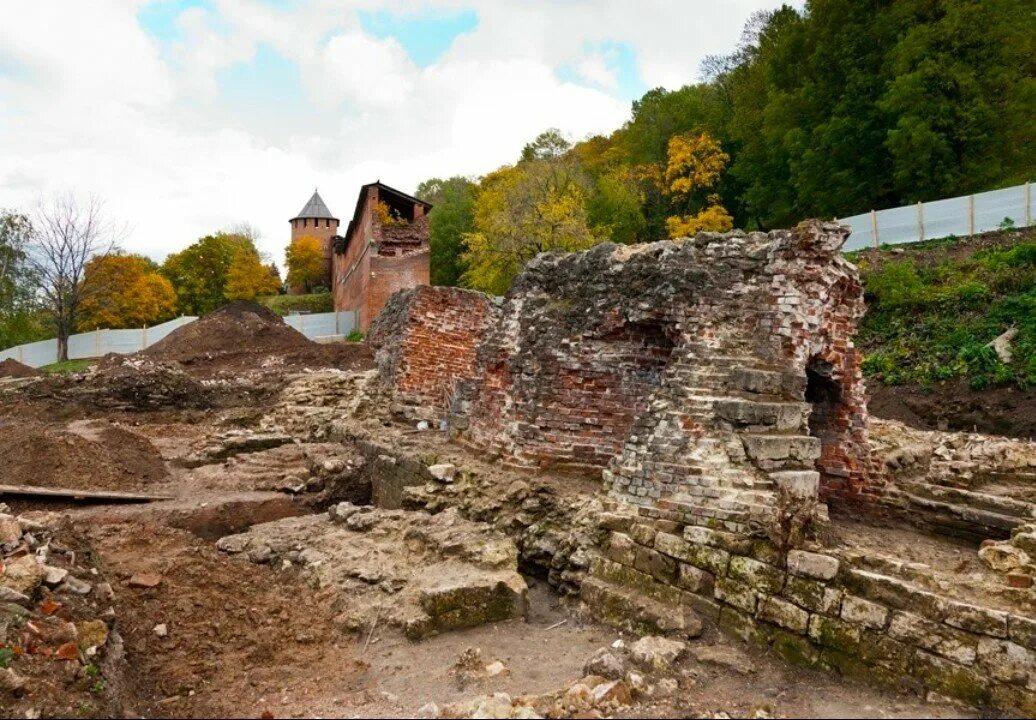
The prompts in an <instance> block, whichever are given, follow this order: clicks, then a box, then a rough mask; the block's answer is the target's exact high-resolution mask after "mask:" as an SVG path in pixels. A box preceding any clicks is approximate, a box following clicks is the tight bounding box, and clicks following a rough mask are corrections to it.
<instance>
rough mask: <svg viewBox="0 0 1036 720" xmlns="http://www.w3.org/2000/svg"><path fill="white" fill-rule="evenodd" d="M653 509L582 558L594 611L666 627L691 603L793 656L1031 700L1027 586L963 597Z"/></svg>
mask: <svg viewBox="0 0 1036 720" xmlns="http://www.w3.org/2000/svg"><path fill="white" fill-rule="evenodd" d="M660 514H661V513H659V512H658V511H656V510H654V509H653V508H640V509H639V511H638V513H637V514H636V515H630V516H628V517H627V518H626V522H625V525H624V527H622V529H621V530H615V531H613V532H612V533H611V534H610V536H609V539H608V541H607V542H606V543H605V546H604V548H603V549H602V551H601V554H600V555H599V556H598V557H596V558H594V559H593V561H592V563H591V570H590V577H589V578H587V579H586V580H585V581H584V582H583V591H582V592H583V598H584V600H585V601H586V603H587V605H588V607H589V608H590V609H591V612H592V613H593V614H594V615H596V616H597V617H598V618H600V619H602V620H605V621H607V622H611V623H613V624H617V625H625V626H629V627H632V628H634V629H638V630H641V631H644V630H648V631H650V630H654V631H656V632H657V631H663V632H677V633H679V632H680V631H681V629H682V627H683V625H684V621H682V618H683V617H684V616H685V615H686V613H687V612H690V611H693V612H695V613H698V614H701V615H702V616H704V617H706V618H708V619H710V620H712V621H713V622H715V623H717V624H718V625H719V626H720V627H721V628H722V629H724V630H726V631H728V632H731V633H733V634H735V635H737V636H739V637H741V638H742V639H744V640H746V641H748V642H752V643H756V644H759V645H763V646H767V647H769V648H771V649H772V650H773V651H775V652H777V653H778V654H780V655H782V656H784V657H785V658H787V659H788V660H790V661H791V662H794V663H796V664H800V665H805V666H808V667H815V668H822V669H826V670H831V671H835V672H838V673H840V674H842V675H846V676H852V677H858V678H861V679H866V680H870V681H875V680H876V681H881V682H886V683H889V684H893V685H899V686H903V685H904V684H906V685H907V686H910V685H913V686H914V687H916V688H918V689H925V690H928V691H931V692H935V693H938V694H940V695H946V696H949V697H953V698H957V699H959V700H963V701H965V702H968V703H970V704H973V705H991V706H994V707H997V708H1001V709H1004V710H1010V711H1013V712H1019V713H1022V714H1023V715H1026V716H1032V715H1033V714H1034V713H1036V620H1034V619H1033V618H1034V616H1036V601H1034V598H1033V596H1032V593H1027V592H1026V591H1022V590H1019V591H1017V592H1016V593H1014V595H1013V596H1009V597H1008V598H1007V600H1006V601H1005V602H1002V603H1000V604H1001V606H1002V607H1003V608H1007V607H1013V608H1014V609H1013V610H1007V609H998V608H996V607H992V606H987V605H981V606H980V605H975V604H971V603H969V602H965V601H962V600H960V599H956V598H953V597H949V596H946V595H943V594H940V593H937V592H932V591H931V590H930V589H927V588H925V587H924V586H923V585H922V584H921V583H920V582H919V580H910V579H906V578H905V577H904V574H908V573H906V570H907V568H903V567H896V566H895V564H891V565H887V566H886V567H883V568H882V570H883V571H884V572H876V571H874V570H873V569H865V568H864V566H863V565H862V564H860V563H858V562H857V561H854V560H853V559H851V558H849V557H847V554H845V553H841V552H839V551H838V550H835V549H830V548H827V549H824V548H821V547H819V546H812V547H811V549H810V550H803V549H799V550H790V551H782V550H781V549H780V548H778V547H776V546H775V545H774V544H773V543H771V542H769V541H766V540H756V539H752V538H748V537H745V536H744V535H739V534H734V533H726V532H721V531H717V530H712V529H708V528H704V527H701V526H694V525H679V524H677V523H674V522H672V521H670V520H665V519H659V518H658V515H660ZM608 522H609V524H610V525H612V526H613V527H614V526H615V525H616V520H615V518H614V517H610V518H609V520H608Z"/></svg>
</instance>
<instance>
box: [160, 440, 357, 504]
mask: <svg viewBox="0 0 1036 720" xmlns="http://www.w3.org/2000/svg"><path fill="white" fill-rule="evenodd" d="M364 462H365V460H364V456H363V455H362V454H361V453H359V452H357V451H356V450H355V448H353V447H352V446H350V445H347V444H343V443H334V442H322V443H317V442H300V441H298V440H296V439H295V438H293V437H292V436H291V435H287V434H283V433H278V432H264V431H253V430H245V429H234V430H229V431H226V432H222V433H220V434H218V435H216V436H214V437H207V438H204V440H203V441H202V442H201V443H199V444H198V446H197V447H195V448H194V449H193V450H192V451H191V452H189V453H188V454H187V455H186V456H185V457H183V458H182V459H181V460H180V461H179V463H180V464H181V465H183V466H185V467H188V468H192V470H191V476H192V477H193V478H196V479H198V480H200V481H202V483H203V484H204V485H205V486H206V487H219V488H224V489H245V490H276V491H280V492H287V493H291V494H294V495H297V494H300V493H320V495H319V496H318V497H317V498H314V499H313V502H314V503H316V504H318V505H321V506H325V505H326V504H329V503H332V502H340V501H343V500H349V501H351V502H356V503H367V502H370V498H371V483H370V479H369V478H367V477H365V476H363V474H362V472H361V471H362V470H363V467H364Z"/></svg>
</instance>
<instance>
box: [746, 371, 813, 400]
mask: <svg viewBox="0 0 1036 720" xmlns="http://www.w3.org/2000/svg"><path fill="white" fill-rule="evenodd" d="M730 385H731V387H732V388H734V389H736V390H741V391H744V392H748V393H756V394H760V395H773V396H779V397H790V398H801V397H802V396H803V394H804V393H805V391H806V378H805V376H804V375H799V374H797V373H790V372H786V371H783V370H761V369H758V368H751V367H737V368H734V369H733V370H731V372H730Z"/></svg>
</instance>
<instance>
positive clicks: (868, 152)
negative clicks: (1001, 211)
mask: <svg viewBox="0 0 1036 720" xmlns="http://www.w3.org/2000/svg"><path fill="white" fill-rule="evenodd" d="M1034 37H1036V14H1034V13H1033V12H1032V9H1031V5H1029V4H1028V3H1026V2H1023V1H1022V0H983V1H981V2H980V1H979V0H894V1H893V0H871V1H869V2H860V1H859V0H810V1H809V2H807V3H806V5H805V7H804V9H803V10H801V11H798V10H795V9H793V8H791V7H788V6H784V7H782V8H780V9H779V10H776V11H772V12H762V13H757V14H755V15H753V16H752V17H751V18H750V19H749V20H748V22H747V23H746V25H745V28H744V32H743V34H742V37H741V40H740V42H739V44H738V46H737V47H736V48H735V49H734V50H733V52H731V53H730V54H729V55H725V56H716V57H709V58H708V59H707V60H706V61H705V63H704V64H703V67H702V68H701V69H700V72H699V76H700V77H701V78H702V79H701V81H700V82H697V83H693V84H689V85H686V86H684V87H682V88H680V89H678V90H672V91H670V90H665V89H661V88H659V89H654V90H651V91H649V92H647V93H646V94H645V95H644V96H643V97H641V98H640V99H639V100H637V101H635V102H634V103H633V107H632V112H631V116H630V119H629V120H628V121H627V122H626V123H625V124H624V125H623V126H622V127H620V128H617V129H616V130H615V131H614V132H613V133H612V134H611V135H608V136H595V137H591V138H587V139H585V140H582V141H580V142H577V143H575V144H572V143H570V142H569V141H568V140H567V139H566V138H564V137H563V136H562V134H561V133H559V132H558V131H556V130H548V131H546V132H544V133H543V134H541V135H540V136H539V137H537V138H536V139H535V140H533V141H532V142H530V143H529V144H528V145H526V146H525V148H524V149H523V150H522V152H521V155H520V157H519V158H518V159H517V160H516V162H515V164H513V165H508V166H504V167H502V168H499V169H497V170H495V171H493V172H491V173H488V174H487V175H486V176H484V177H481V178H463V177H453V178H446V179H441V178H433V179H430V180H428V181H426V182H424V183H422V184H421V186H420V187H419V189H418V191H417V194H418V195H419V196H421V197H422V198H424V199H427V200H428V201H430V202H432V203H433V204H434V205H435V208H434V210H433V211H432V214H431V217H430V226H431V227H430V232H431V243H432V281H433V283H435V284H440V285H464V286H468V287H474V288H478V289H481V290H485V291H488V292H493V293H502V292H504V291H505V290H506V289H507V287H508V286H509V285H510V282H511V280H512V279H513V277H514V275H516V274H517V273H518V271H519V270H520V269H521V267H522V266H523V265H524V263H525V262H527V261H528V260H529V259H530V258H532V257H534V256H535V255H536V254H537V253H539V252H542V251H546V250H554V249H559V250H579V249H583V248H586V247H589V246H591V245H593V244H595V243H598V242H603V241H612V242H618V243H630V242H642V241H650V240H657V239H661V238H664V237H679V236H682V235H687V234H691V233H693V232H696V231H698V230H717V231H724V230H728V229H730V228H731V227H741V228H745V229H756V228H758V229H769V228H776V227H787V226H790V225H793V224H795V223H796V222H798V221H800V220H802V219H804V218H807V217H825V218H833V217H844V216H847V215H852V214H855V213H859V212H864V211H867V210H870V209H881V208H886V207H894V206H898V205H902V204H906V203H913V202H919V201H928V200H934V199H938V198H943V197H950V196H954V195H961V194H966V193H970V192H978V191H983V190H989V189H994V188H998V187H1005V186H1009V185H1014V184H1018V183H1022V182H1025V181H1027V180H1029V179H1031V178H1030V175H1031V173H1032V171H1033V169H1034V168H1036V145H1034V138H1036V119H1034V118H1036V113H1034V112H1033V111H1034V109H1036V80H1034V73H1033V70H1034V65H1036V52H1034V41H1033V38H1034ZM693 74H694V73H693V70H692V69H689V70H688V75H689V76H692V75H693Z"/></svg>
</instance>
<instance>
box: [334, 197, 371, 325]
mask: <svg viewBox="0 0 1036 720" xmlns="http://www.w3.org/2000/svg"><path fill="white" fill-rule="evenodd" d="M369 205H370V202H369V200H368V201H367V202H366V203H365V205H364V208H363V211H362V212H361V213H360V222H359V225H358V226H357V227H354V228H352V233H351V234H350V236H349V238H347V240H348V242H347V243H346V245H345V248H344V252H337V251H336V252H335V254H334V290H333V292H334V303H335V305H334V307H335V311H342V310H354V311H357V313H358V314H359V313H361V312H363V311H364V310H365V308H366V301H367V294H368V286H369V284H370V274H371V273H370V244H371V242H373V240H374V216H373V213H371V212H370V209H369ZM360 327H361V329H366V326H365V325H362V324H361V325H360Z"/></svg>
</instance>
